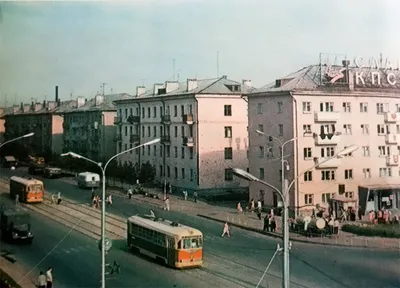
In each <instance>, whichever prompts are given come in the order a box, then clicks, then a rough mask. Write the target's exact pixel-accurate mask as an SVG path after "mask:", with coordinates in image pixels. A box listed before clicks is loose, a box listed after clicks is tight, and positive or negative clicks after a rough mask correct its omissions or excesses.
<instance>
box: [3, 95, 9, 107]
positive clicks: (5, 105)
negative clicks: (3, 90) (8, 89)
mask: <svg viewBox="0 0 400 288" xmlns="http://www.w3.org/2000/svg"><path fill="white" fill-rule="evenodd" d="M7 100H8V99H7V94H6V96H5V97H4V107H5V108H7V106H8V102H7Z"/></svg>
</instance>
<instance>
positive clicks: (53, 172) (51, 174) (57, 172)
mask: <svg viewBox="0 0 400 288" xmlns="http://www.w3.org/2000/svg"><path fill="white" fill-rule="evenodd" d="M43 174H44V177H46V178H56V177H60V176H61V175H62V170H61V168H57V167H46V168H44V173H43Z"/></svg>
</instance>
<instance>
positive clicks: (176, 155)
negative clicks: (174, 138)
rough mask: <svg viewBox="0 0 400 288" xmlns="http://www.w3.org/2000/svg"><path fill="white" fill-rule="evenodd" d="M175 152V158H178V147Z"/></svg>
mask: <svg viewBox="0 0 400 288" xmlns="http://www.w3.org/2000/svg"><path fill="white" fill-rule="evenodd" d="M174 151H175V153H174V154H175V158H178V147H176V146H175V147H174Z"/></svg>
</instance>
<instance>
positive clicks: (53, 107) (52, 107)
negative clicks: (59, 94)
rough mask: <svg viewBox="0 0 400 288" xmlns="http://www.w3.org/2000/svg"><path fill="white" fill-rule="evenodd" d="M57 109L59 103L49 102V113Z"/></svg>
mask: <svg viewBox="0 0 400 288" xmlns="http://www.w3.org/2000/svg"><path fill="white" fill-rule="evenodd" d="M56 107H57V102H56V101H48V102H47V107H46V108H47V111H51V110H53V109H55V108H56Z"/></svg>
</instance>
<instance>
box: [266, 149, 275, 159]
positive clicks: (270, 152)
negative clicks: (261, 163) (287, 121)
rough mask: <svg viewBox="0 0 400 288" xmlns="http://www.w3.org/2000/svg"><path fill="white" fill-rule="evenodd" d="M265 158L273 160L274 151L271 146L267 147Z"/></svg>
mask: <svg viewBox="0 0 400 288" xmlns="http://www.w3.org/2000/svg"><path fill="white" fill-rule="evenodd" d="M267 158H274V150H273V147H271V146H268V147H267Z"/></svg>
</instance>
